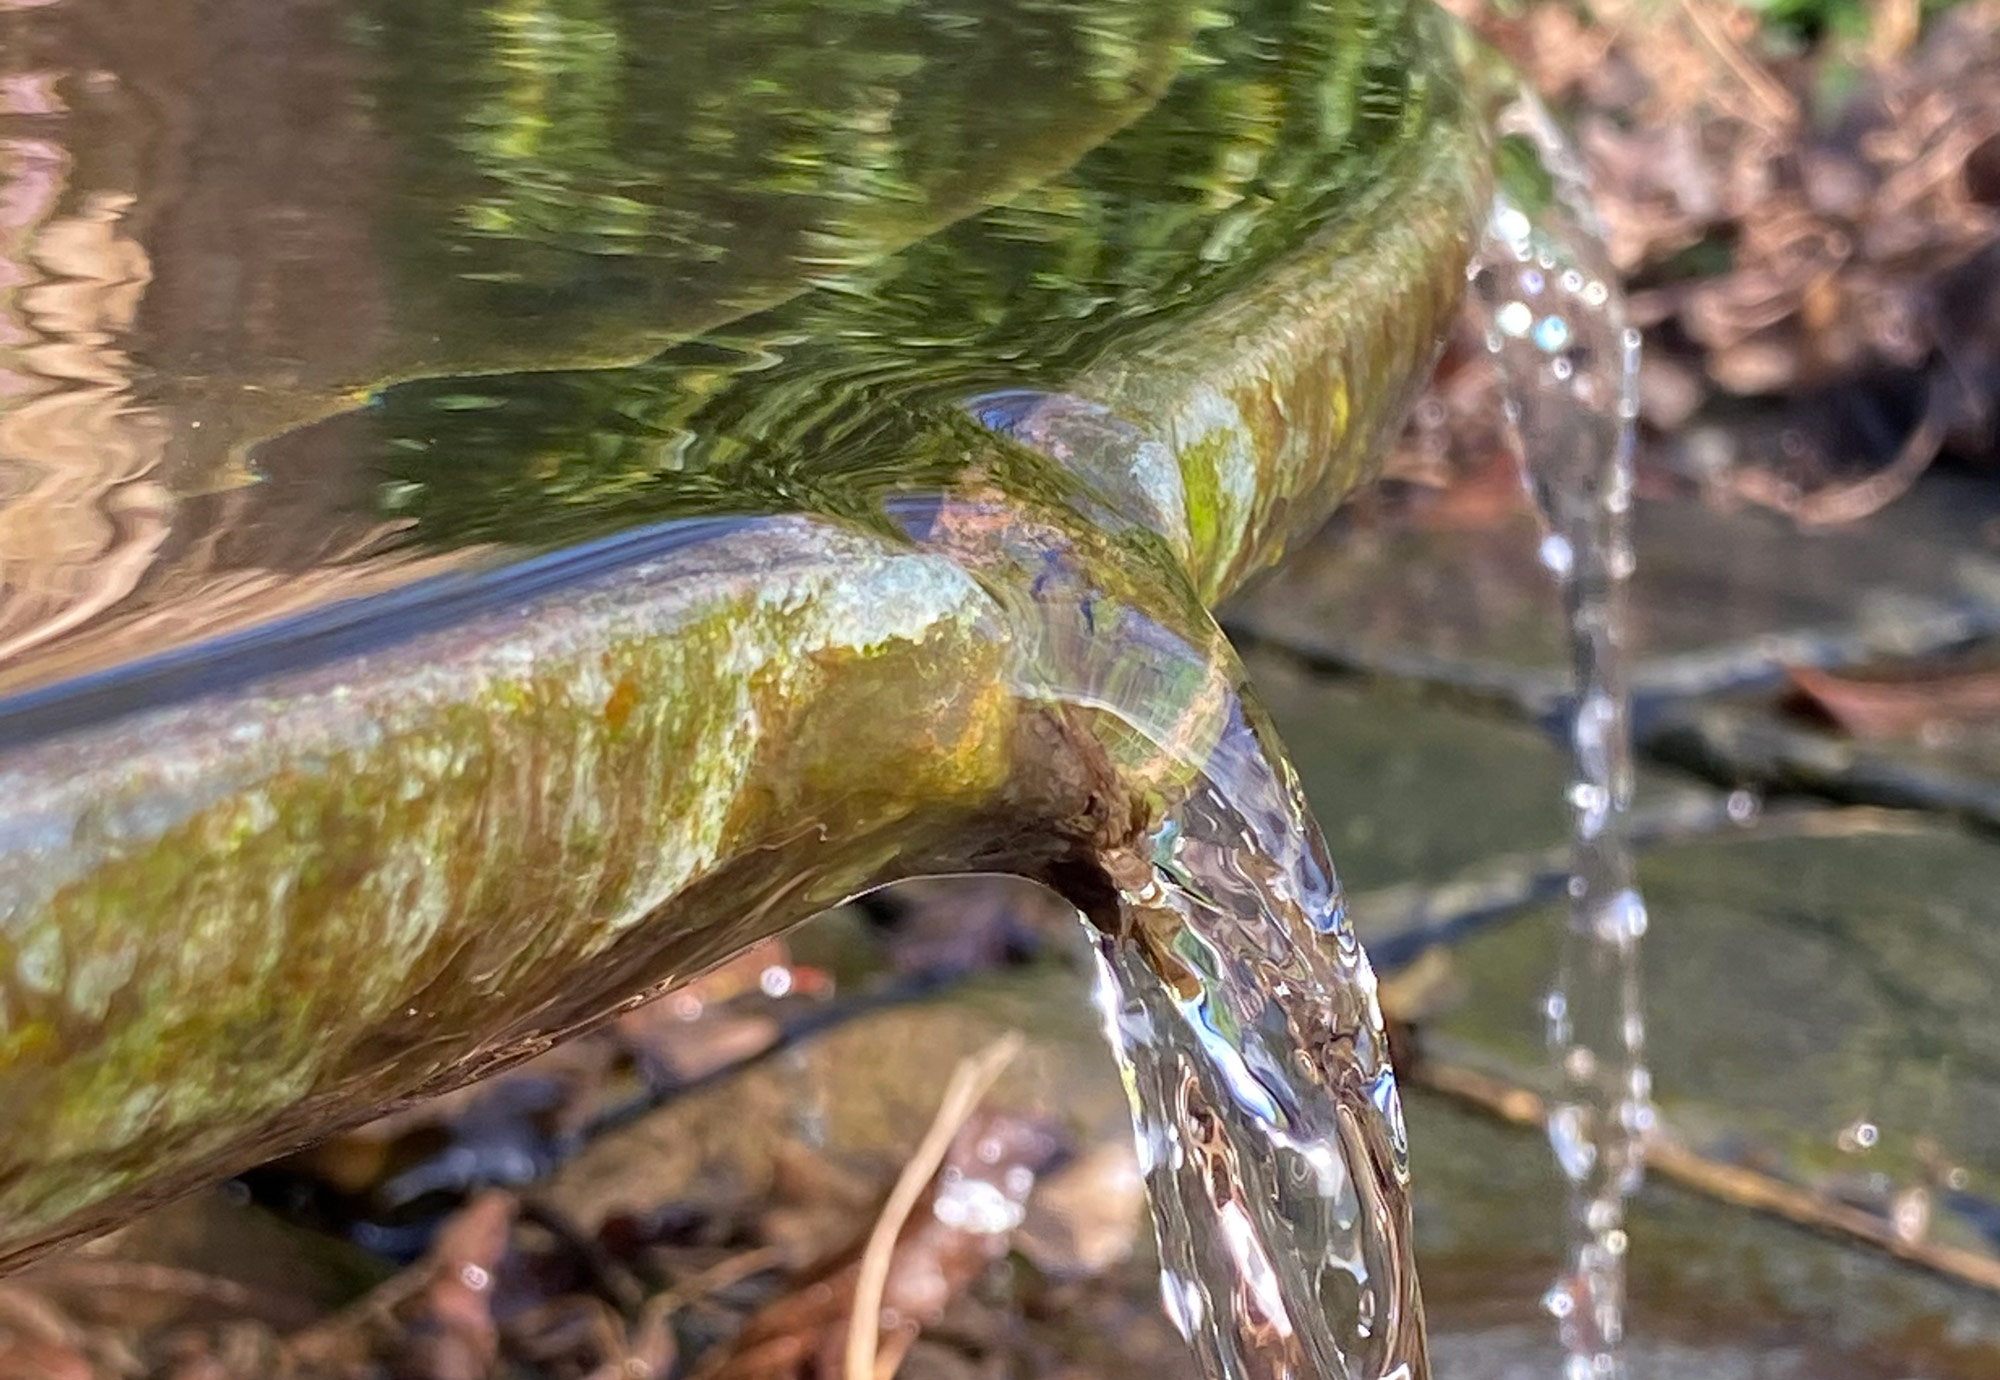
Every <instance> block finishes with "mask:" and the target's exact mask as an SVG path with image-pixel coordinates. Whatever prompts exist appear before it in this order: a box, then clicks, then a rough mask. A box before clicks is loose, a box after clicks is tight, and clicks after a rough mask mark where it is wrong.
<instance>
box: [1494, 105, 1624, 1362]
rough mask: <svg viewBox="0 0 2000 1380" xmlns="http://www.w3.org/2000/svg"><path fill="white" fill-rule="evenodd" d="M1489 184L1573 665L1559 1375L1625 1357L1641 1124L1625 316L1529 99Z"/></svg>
mask: <svg viewBox="0 0 2000 1380" xmlns="http://www.w3.org/2000/svg"><path fill="white" fill-rule="evenodd" d="M1499 133H1500V135H1501V138H1502V147H1501V159H1500V166H1501V169H1502V173H1501V179H1500V183H1501V190H1500V192H1499V194H1498V196H1497V197H1496V199H1495V201H1494V205H1493V211H1492V214H1491V217H1490V219H1489V221H1488V223H1487V229H1486V234H1485V239H1484V242H1483V244H1482V247H1481V252H1480V254H1479V257H1478V259H1477V261H1476V262H1475V264H1474V266H1473V277H1472V282H1473V290H1474V297H1475V299H1476V301H1477V303H1478V305H1479V307H1480V309H1481V310H1482V313H1483V316H1484V320H1485V324H1486V328H1487V335H1486V340H1487V346H1488V349H1489V350H1490V351H1491V352H1492V354H1493V357H1494V359H1495V361H1496V362H1497V363H1498V366H1499V368H1500V372H1501V376H1502V382H1503V386H1504V388H1505V391H1506V396H1507V403H1506V407H1507V418H1508V421H1509V423H1510V424H1511V426H1512V428H1513V430H1514V431H1515V433H1516V435H1517V437H1518V441H1519V445H1520V448H1521V453H1522V458H1523V464H1524V469H1525V476H1526V479H1527V481H1528V486H1529V488H1530V490H1531V491H1532V492H1533V494H1534V497H1535V501H1536V504H1537V505H1538V507H1539V508H1540V510H1541V513H1542V516H1543V519H1544V533H1545V534H1544V537H1543V540H1542V560H1543V563H1544V564H1546V565H1547V566H1548V567H1549V569H1550V570H1551V571H1552V572H1553V573H1554V574H1555V575H1556V577H1557V578H1558V579H1559V580H1560V581H1561V583H1562V588H1563V598H1564V605H1565V609H1566V611H1567V614H1568V618H1569V626H1570V646H1571V655H1572V657H1573V660H1574V666H1575V676H1576V704H1575V710H1574V719H1573V725H1572V730H1571V732H1572V744H1571V746H1572V750H1573V753H1574V768H1573V771H1574V779H1573V781H1572V783H1571V786H1570V793H1569V798H1570V805H1571V808H1572V810H1573V811H1574V834H1573V843H1574V854H1573V863H1572V868H1573V870H1572V875H1571V879H1570V888H1569V890H1570V919H1569V925H1568V928H1567V931H1566V934H1565V937H1564V942H1563V946H1562V960H1561V968H1560V971H1559V973H1558V976H1557V979H1556V985H1555V986H1554V988H1553V989H1552V990H1551V991H1550V992H1549V995H1548V1000H1547V1007H1546V1016H1547V1021H1548V1039H1549V1045H1550V1047H1551V1049H1552V1051H1553V1053H1554V1055H1555V1058H1556V1061H1557V1066H1558V1071H1559V1076H1560V1079H1561V1085H1562V1090H1561V1092H1560V1094H1559V1096H1558V1098H1557V1100H1556V1101H1555V1103H1554V1104H1553V1105H1552V1106H1551V1108H1550V1112H1549V1139H1550V1142H1551V1143H1552V1144H1553V1146H1554V1147H1555V1153H1556V1159H1557V1161H1558V1163H1559V1164H1560V1165H1561V1167H1562V1171H1563V1173H1564V1175H1565V1176H1566V1177H1567V1178H1568V1180H1569V1182H1570V1185H1571V1190H1570V1206H1571V1219H1572V1220H1571V1223H1570V1236H1569V1242H1568V1262H1567V1266H1566V1269H1565V1271H1564V1273H1563V1275H1562V1277H1561V1278H1559V1279H1558V1280H1557V1281H1556V1283H1555V1284H1554V1286H1553V1287H1552V1288H1551V1289H1550V1290H1549V1292H1548V1294H1547V1296H1546V1300H1545V1302H1546V1304H1547V1306H1548V1309H1549V1311H1550V1312H1551V1313H1553V1314H1554V1315H1555V1317H1556V1319H1557V1321H1558V1325H1559V1329H1560V1332H1561V1337H1562V1343H1563V1349H1564V1352H1565V1354H1566V1358H1567V1359H1566V1369H1565V1377H1566V1380H1617V1378H1618V1377H1622V1376H1623V1375H1624V1373H1625V1363H1624V1357H1623V1348H1622V1342H1623V1338H1624V1329H1625V1322H1624V1304H1625V1268H1624V1258H1625V1251H1626V1244H1627V1243H1626V1235H1625V1203H1626V1200H1627V1199H1628V1198H1629V1197H1630V1196H1631V1194H1632V1192H1633V1190H1634V1189H1636V1188H1637V1186H1638V1183H1639V1179H1640V1175H1641V1173H1642V1170H1643V1167H1644V1149H1645V1138H1646V1135H1647V1133H1648V1131H1649V1130H1650V1129H1651V1127H1652V1125H1653V1121H1654V1111H1653V1105H1652V1098H1651V1081H1650V1078H1649V1076H1648V1074H1647V1071H1646V1064H1645V1022H1644V1019H1643V1015H1642V1011H1641V1005H1640V991H1639V940H1640V937H1641V936H1642V935H1643V934H1644V933H1645V932H1646V907H1645V903H1644V902H1643V900H1641V898H1640V895H1639V892H1638V890H1637V888H1636V887H1635V886H1634V882H1633V868H1632V856H1631V849H1630V846H1629V842H1628V840H1627V816H1628V812H1629V810H1630V806H1631V799H1632V756H1631V730H1630V722H1629V719H1630V702H1629V696H1628V693H1627V690H1626V683H1625V669H1624V654H1623V650H1622V647H1621V639H1622V630H1623V624H1624V602H1625V600H1624V587H1625V581H1626V578H1627V576H1629V575H1630V573H1631V569H1632V547H1631V542H1630V538H1629V536H1628V534H1627V526H1628V515H1629V512H1630V508H1631V502H1632V423H1633V418H1634V417H1635V416H1636V415H1637V391H1636V390H1637V378H1638V362H1639V336H1638V332H1637V331H1635V330H1633V329H1631V328H1630V327H1628V326H1627V325H1626V323H1625V314H1624V307H1623V303H1622V301H1621V300H1620V297H1619V294H1618V291H1617V288H1616V286H1615V283H1614V279H1613V276H1612V273H1611V269H1610V265H1609V263H1608V261H1607V260H1606V257H1605V254H1604V250H1603V246H1602V235H1601V231H1600V229H1599V226H1598V224H1597V221H1596V217H1595V215H1594V213H1593V212H1592V210H1591V207H1590V202H1589V197H1588V191H1587V186H1586V179H1585V176H1584V173H1583V170H1582V166H1581V164H1580V162H1579V160H1578V159H1577V157H1576V155H1575V153H1574V151H1573V150H1572V149H1571V148H1570V147H1569V146H1568V144H1567V143H1566V142H1565V140H1564V138H1563V136H1562V135H1561V133H1560V132H1559V131H1558V130H1557V128H1556V126H1555V124H1554V123H1553V121H1551V120H1550V118H1549V117H1548V115H1547V113H1546V112H1545V111H1544V110H1543V109H1542V108H1541V107H1540V105H1539V104H1537V103H1536V102H1535V101H1534V100H1533V98H1532V97H1529V96H1527V95H1525V94H1522V95H1519V96H1517V97H1516V98H1515V99H1514V100H1513V101H1512V102H1511V103H1510V104H1509V105H1508V106H1507V108H1506V109H1505V110H1504V111H1503V112H1502V114H1501V117H1500V122H1499Z"/></svg>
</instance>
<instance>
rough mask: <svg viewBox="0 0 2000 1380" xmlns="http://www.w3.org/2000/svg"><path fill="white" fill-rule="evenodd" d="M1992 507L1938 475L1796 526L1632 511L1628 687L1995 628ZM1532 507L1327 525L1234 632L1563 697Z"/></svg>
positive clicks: (1517, 696)
mask: <svg viewBox="0 0 2000 1380" xmlns="http://www.w3.org/2000/svg"><path fill="white" fill-rule="evenodd" d="M1997 520H2000V498H1996V497H1995V495H1994V493H1993V491H1992V489H1991V487H1990V486H1981V485H1978V484H1976V483H1975V482H1973V481H1969V480H1965V481H1961V480H1956V479H1953V478H1943V479H1937V480H1933V481H1931V482H1929V483H1927V484H1925V485H1922V486H1920V487H1919V488H1918V489H1917V490H1915V491H1914V492H1913V493H1911V494H1910V495H1909V496H1908V497H1907V498H1905V499H1904V500H1903V501H1901V502H1899V503H1897V504H1895V505H1892V506H1891V507H1890V508H1888V509H1886V510H1884V511H1883V512H1881V513H1879V514H1877V515H1875V516H1874V517H1872V518H1871V519H1869V520H1868V521H1867V522H1866V523H1863V524H1860V525H1857V526H1850V527H1838V528H1830V529H1826V530H1823V531H1816V532H1801V531H1799V530H1798V529H1797V528H1795V527H1793V526H1792V525H1791V524H1789V523H1788V522H1786V521H1785V520H1783V519H1780V518H1777V517H1774V516H1771V515H1769V514H1765V513H1761V512H1754V511H1741V512H1720V511H1717V510H1716V509H1714V508H1710V507H1707V506H1704V505H1702V504H1699V503H1696V502H1694V501H1691V500H1673V501H1653V502H1646V501H1642V502H1641V503H1640V504H1639V505H1638V506H1637V508H1636V510H1635V519H1634V532H1635V539H1636V545H1637V550H1638V567H1637V570H1638V573H1637V574H1636V575H1635V577H1634V579H1633V582H1632V629H1633V638H1632V649H1633V653H1634V657H1635V665H1634V668H1633V670H1634V675H1633V681H1632V683H1633V689H1634V692H1635V694H1636V695H1638V696H1639V698H1640V700H1641V702H1642V705H1643V703H1644V702H1645V701H1646V700H1648V699H1653V700H1657V699H1659V698H1661V697H1671V696H1680V695H1688V694H1707V693H1713V692H1716V691H1720V690H1724V689H1728V688H1731V687H1739V686H1744V685H1755V684H1760V683H1769V682H1772V681H1775V680H1776V679H1778V677H1779V672H1780V668H1781V667H1783V666H1785V665H1788V664H1792V665H1796V664H1807V665H1843V664H1850V663H1853V662H1856V661H1862V660H1868V659H1871V658H1874V657H1880V656H1886V655H1907V654H1918V653H1922V652H1926V651H1930V650H1934V649H1936V648H1939V647H1942V646H1947V645H1950V644H1952V643H1954V642H1958V641H1961V640H1963V639H1965V638H1967V637H1970V636H1976V635H1981V634H1987V633H1991V632H1993V631H1994V630H1995V629H2000V525H1996V521H1997ZM1536 540H1537V538H1536V532H1535V527H1534V524H1533V522H1532V520H1531V519H1529V518H1528V517H1527V516H1526V515H1525V514H1523V515H1522V516H1520V517H1519V518H1517V519H1515V520H1514V521H1511V522H1506V523H1483V524H1481V525H1480V526H1479V527H1478V528H1476V529H1473V530H1464V529H1458V528H1448V529H1445V530H1424V529H1422V528H1420V527H1414V526H1376V525H1358V524H1357V523H1355V522H1344V523H1338V524H1336V525H1335V526H1334V527H1331V528H1329V529H1328V531H1327V533H1326V534H1325V535H1323V536H1322V537H1321V539H1320V540H1319V541H1318V543H1317V544H1315V545H1314V546H1312V547H1311V548H1310V549H1309V550H1307V551H1305V552H1302V553H1301V555H1300V557H1299V558H1298V559H1297V560H1296V561H1294V562H1292V563H1291V564H1290V565H1289V566H1288V567H1287V568H1286V570H1285V571H1283V572H1282V573H1281V574H1280V575H1279V576H1277V577H1276V578H1275V579H1273V580H1271V581H1270V582H1268V583H1266V584H1265V585H1264V586H1262V587H1261V588H1259V589H1258V590H1256V591H1255V592H1254V593H1252V594H1251V595H1250V596H1249V597H1247V598H1246V599H1244V600H1243V601H1241V602H1240V603H1239V604H1238V605H1237V607H1236V608H1235V610H1234V611H1233V613H1232V614H1231V616H1230V619H1229V621H1230V623H1231V626H1233V627H1235V628H1237V629H1239V630H1241V631H1242V632H1245V633H1247V634H1249V635H1250V636H1252V637H1254V638H1258V639H1265V640H1269V641H1272V642H1276V643H1278V644H1280V645H1283V646H1287V647H1291V648H1294V649H1296V650H1298V651H1300V652H1302V653H1304V654H1306V655H1308V656H1312V657H1318V658H1323V659H1327V660H1331V661H1334V662H1337V663H1340V664H1344V665H1350V666H1357V667H1364V668H1368V669H1373V670H1379V671H1385V672H1390V673H1393V674H1397V675H1406V676H1413V677H1415V678H1418V679H1423V680H1432V681H1438V682H1442V683H1446V684H1452V685H1459V686H1464V687H1468V688H1472V689H1478V690H1485V691H1489V692H1494V693H1498V694H1500V695H1502V696H1504V697H1506V698H1510V699H1514V700H1517V701H1521V702H1524V703H1526V704H1528V705H1530V706H1532V707H1534V708H1536V709H1538V710H1544V709H1546V708H1547V707H1549V706H1550V705H1552V704H1553V703H1554V702H1555V701H1557V700H1559V699H1560V698H1561V696H1562V694H1563V693H1564V687H1565V685H1566V680H1565V677H1566V674H1567V673H1566V670H1565V664H1566V663H1565V657H1566V653H1565V651H1564V644H1563V641H1562V631H1561V630H1562V621H1561V616H1560V612H1559V606H1558V603H1557V598H1556V593H1555V590H1554V588H1553V583H1552V581H1551V580H1550V578H1549V576H1548V574H1547V572H1546V571H1544V570H1543V569H1542V568H1541V566H1540V564H1539V563H1538V561H1537V558H1536V554H1535V552H1536Z"/></svg>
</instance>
